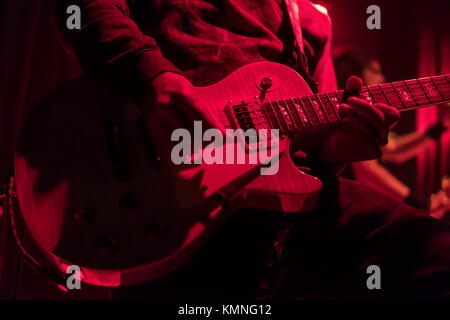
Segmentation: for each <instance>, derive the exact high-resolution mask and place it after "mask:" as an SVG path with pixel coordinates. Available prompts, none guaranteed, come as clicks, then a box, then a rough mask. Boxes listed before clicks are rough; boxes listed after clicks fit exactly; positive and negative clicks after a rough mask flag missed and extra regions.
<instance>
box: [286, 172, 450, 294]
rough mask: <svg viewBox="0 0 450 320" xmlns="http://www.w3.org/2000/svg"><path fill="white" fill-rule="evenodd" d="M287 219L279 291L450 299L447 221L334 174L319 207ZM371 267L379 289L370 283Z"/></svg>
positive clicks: (449, 242)
mask: <svg viewBox="0 0 450 320" xmlns="http://www.w3.org/2000/svg"><path fill="white" fill-rule="evenodd" d="M292 221H294V222H293V225H294V229H293V232H292V235H293V237H292V239H291V241H290V244H289V247H288V251H287V256H288V259H287V260H286V261H285V263H284V266H285V269H286V270H285V274H286V279H285V281H284V282H283V285H282V287H281V289H280V291H279V295H280V296H281V297H283V296H295V297H304V298H371V297H374V298H376V297H380V298H395V297H403V298H415V297H420V298H434V297H450V227H449V226H447V225H445V224H443V223H441V222H440V221H438V220H435V219H433V218H431V217H429V215H428V213H427V212H422V211H419V210H416V209H414V208H412V207H410V206H407V205H405V204H403V203H401V202H398V201H396V200H394V199H392V198H390V197H389V196H387V195H384V194H381V193H379V192H377V191H376V190H375V189H373V188H370V187H367V186H364V185H361V184H359V183H357V182H354V181H350V180H345V179H334V178H332V179H330V180H329V181H325V187H324V190H323V192H322V196H321V201H320V203H319V206H318V208H317V210H315V211H314V212H310V213H308V214H306V215H303V216H298V217H293V219H292ZM370 265H376V266H378V267H379V268H380V271H381V278H380V280H381V282H380V283H381V289H380V290H377V289H373V290H369V289H368V287H367V284H366V281H367V279H368V278H369V277H370V276H371V273H370V274H368V273H367V267H368V266H370Z"/></svg>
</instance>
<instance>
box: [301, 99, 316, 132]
mask: <svg viewBox="0 0 450 320" xmlns="http://www.w3.org/2000/svg"><path fill="white" fill-rule="evenodd" d="M298 101H299V102H300V106H301V107H302V109H303V112H304V113H305V115H306V118H308V121H309V123H310V124H311V127H314V122H313V121H312V118H311V116H310V115H309V113H308V112H307V110H306V106H305V104H304V103H303V101H302V99H301V97H299V98H298Z"/></svg>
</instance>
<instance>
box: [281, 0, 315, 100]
mask: <svg viewBox="0 0 450 320" xmlns="http://www.w3.org/2000/svg"><path fill="white" fill-rule="evenodd" d="M283 1H284V4H285V7H286V10H287V13H288V16H289V22H290V29H291V31H292V33H293V36H294V46H293V50H295V51H296V53H297V64H299V67H300V68H299V69H300V70H303V71H304V73H303V74H302V76H303V77H304V78H305V80H306V81H307V82H308V84H309V86H310V87H311V89H312V91H313V92H317V85H316V83H315V81H313V80H312V79H311V75H310V73H309V68H308V58H307V56H306V53H305V45H304V40H303V32H302V27H301V19H300V10H301V8H299V3H301V0H283Z"/></svg>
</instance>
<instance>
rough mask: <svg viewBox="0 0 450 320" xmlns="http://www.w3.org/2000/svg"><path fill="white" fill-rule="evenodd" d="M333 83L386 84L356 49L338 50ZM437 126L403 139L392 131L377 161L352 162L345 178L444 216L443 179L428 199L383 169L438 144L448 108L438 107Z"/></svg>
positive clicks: (377, 67) (374, 63) (449, 117)
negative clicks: (354, 80)
mask: <svg viewBox="0 0 450 320" xmlns="http://www.w3.org/2000/svg"><path fill="white" fill-rule="evenodd" d="M334 67H335V71H336V79H337V82H338V87H339V88H340V89H342V88H345V82H346V79H348V77H349V76H351V75H357V76H359V77H360V78H361V79H362V80H363V82H364V84H365V85H367V86H372V85H379V84H382V83H384V82H386V78H385V76H384V73H383V68H382V66H381V64H380V62H379V61H378V60H377V59H376V57H374V56H370V55H368V54H366V53H364V52H362V51H358V50H355V49H344V50H340V51H339V50H338V52H337V53H336V54H335V57H334ZM438 119H439V121H438V123H437V124H436V125H434V126H432V127H431V128H429V129H428V130H427V131H426V132H419V131H413V132H410V133H407V134H405V135H399V134H396V133H395V132H394V131H391V132H390V134H389V142H388V144H387V145H386V146H384V147H383V149H382V150H383V155H382V157H381V158H380V159H374V160H369V161H361V162H354V163H352V164H351V165H350V166H348V167H347V169H346V171H345V172H344V175H345V176H347V177H349V178H353V179H356V180H358V181H360V182H362V183H364V184H367V185H370V186H372V187H374V188H376V189H377V190H379V191H381V192H384V193H387V194H389V195H391V196H392V197H394V198H396V199H398V200H401V201H404V202H405V203H407V204H409V205H411V206H413V207H415V208H419V209H427V210H429V211H430V213H431V215H432V216H434V217H436V218H442V217H444V216H445V213H446V212H447V210H448V208H449V206H450V200H449V197H448V196H447V193H446V190H445V189H447V187H446V186H447V185H448V183H447V182H446V178H445V177H444V179H443V181H442V184H443V186H442V189H441V190H439V191H438V192H436V193H434V194H431V195H419V194H416V193H414V192H413V190H412V188H411V187H409V186H407V185H406V184H405V183H403V182H402V181H401V180H400V179H398V178H397V177H396V176H395V175H394V174H393V173H391V172H390V171H389V170H388V169H386V168H385V167H384V166H383V162H390V163H395V164H403V163H405V162H406V161H409V160H411V159H412V158H414V157H416V156H417V155H418V153H419V152H421V151H423V150H426V149H427V148H429V147H430V146H431V145H433V144H434V143H435V141H436V142H439V140H440V137H441V134H442V133H443V132H445V131H446V130H447V129H448V128H450V104H448V103H447V104H442V105H439V106H438Z"/></svg>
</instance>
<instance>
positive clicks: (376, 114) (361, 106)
mask: <svg viewBox="0 0 450 320" xmlns="http://www.w3.org/2000/svg"><path fill="white" fill-rule="evenodd" d="M340 109H342V112H344V113H347V114H348V113H350V112H351V113H355V114H356V115H357V116H358V117H359V118H360V121H364V122H366V123H367V124H368V125H370V126H372V128H374V129H375V130H377V131H379V130H381V129H382V128H383V127H384V126H385V117H384V114H383V112H381V111H380V110H378V109H377V108H375V107H373V106H372V105H370V104H368V103H367V102H364V101H363V100H361V99H358V98H355V97H351V98H350V99H348V101H347V103H346V104H344V105H343V106H341V107H340Z"/></svg>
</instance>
